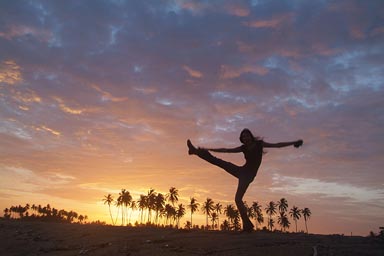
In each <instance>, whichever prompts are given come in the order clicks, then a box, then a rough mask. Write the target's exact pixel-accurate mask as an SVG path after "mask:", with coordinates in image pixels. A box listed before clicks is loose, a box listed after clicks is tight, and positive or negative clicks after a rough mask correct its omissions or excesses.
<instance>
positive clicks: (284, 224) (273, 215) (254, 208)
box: [102, 187, 311, 233]
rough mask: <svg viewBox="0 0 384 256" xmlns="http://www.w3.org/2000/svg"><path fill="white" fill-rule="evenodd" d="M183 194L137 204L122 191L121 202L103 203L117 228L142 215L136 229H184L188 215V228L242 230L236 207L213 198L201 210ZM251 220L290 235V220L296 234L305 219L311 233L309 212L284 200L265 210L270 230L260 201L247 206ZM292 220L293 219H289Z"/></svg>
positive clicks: (146, 197)
mask: <svg viewBox="0 0 384 256" xmlns="http://www.w3.org/2000/svg"><path fill="white" fill-rule="evenodd" d="M178 200H179V193H178V190H177V189H176V188H175V187H171V188H170V189H169V191H168V192H167V193H165V194H164V193H160V192H159V193H158V192H156V191H155V189H153V188H151V189H149V190H148V192H147V194H141V195H140V196H139V198H138V199H137V200H134V199H133V197H132V195H131V194H130V192H129V191H128V190H126V189H122V190H121V192H120V193H119V195H118V196H117V198H116V199H115V198H114V197H113V196H112V194H108V195H105V196H104V198H103V199H102V201H103V202H104V204H105V205H108V208H109V214H110V217H111V221H112V224H113V225H117V224H118V223H120V224H121V225H132V219H131V217H132V213H133V212H135V211H139V215H138V218H137V220H136V221H135V225H155V226H170V227H177V228H179V227H180V221H181V219H182V218H183V217H184V216H185V215H186V214H187V212H188V215H189V216H188V220H187V221H186V222H185V225H184V228H187V229H191V228H202V229H220V230H240V229H241V218H240V213H239V211H238V210H237V208H236V207H235V206H234V205H233V204H229V205H226V206H225V207H223V205H222V204H221V203H220V202H218V203H215V202H214V201H213V200H212V199H211V198H207V199H206V200H205V201H204V202H202V204H201V206H200V203H198V201H197V199H196V198H194V197H190V200H189V202H188V204H187V205H183V204H182V203H178ZM111 206H113V207H117V214H116V215H115V216H113V214H112V211H111ZM245 206H246V208H247V213H248V216H249V217H250V218H251V219H253V220H254V221H255V227H256V229H264V230H270V231H273V230H276V220H277V224H278V225H279V226H280V231H284V232H285V231H287V230H288V229H289V228H290V226H291V222H290V219H289V217H291V219H292V220H293V221H294V223H295V231H296V232H298V230H297V222H298V221H299V220H300V219H301V217H303V219H304V222H305V229H306V232H307V233H308V225H307V222H308V220H309V218H310V216H311V211H310V209H309V208H303V209H300V208H298V207H297V206H293V207H292V208H291V209H289V207H288V201H287V200H286V199H285V198H281V199H280V200H279V201H277V202H274V201H271V202H269V203H268V204H267V205H266V206H265V208H264V210H265V214H267V216H268V219H267V222H266V224H267V226H264V227H263V228H261V226H262V224H263V223H265V220H264V212H263V209H262V208H263V206H262V205H261V204H259V203H258V202H257V201H254V202H252V204H251V205H249V206H248V204H247V203H246V202H245ZM199 209H200V210H201V212H202V213H203V214H204V215H205V217H206V223H205V226H204V225H203V226H201V227H199V226H198V225H193V214H194V213H196V212H198V211H199ZM222 214H224V215H225V217H226V218H225V219H224V220H223V221H222V222H221V223H220V216H221V215H222ZM288 216H289V217H288Z"/></svg>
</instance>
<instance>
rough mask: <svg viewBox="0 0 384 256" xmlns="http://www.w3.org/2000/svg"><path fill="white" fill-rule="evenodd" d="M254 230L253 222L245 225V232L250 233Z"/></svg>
mask: <svg viewBox="0 0 384 256" xmlns="http://www.w3.org/2000/svg"><path fill="white" fill-rule="evenodd" d="M252 231H253V224H252V222H250V223H248V224H246V225H243V232H248V233H251V232H252Z"/></svg>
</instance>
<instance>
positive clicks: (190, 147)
mask: <svg viewBox="0 0 384 256" xmlns="http://www.w3.org/2000/svg"><path fill="white" fill-rule="evenodd" d="M187 146H188V154H190V155H195V154H196V153H197V149H196V148H195V146H193V144H192V142H191V141H190V140H187Z"/></svg>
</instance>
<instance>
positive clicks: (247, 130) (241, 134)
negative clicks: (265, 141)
mask: <svg viewBox="0 0 384 256" xmlns="http://www.w3.org/2000/svg"><path fill="white" fill-rule="evenodd" d="M244 133H248V134H249V135H251V137H252V139H253V140H260V137H255V136H253V134H252V132H251V131H250V130H249V129H247V128H244V129H243V130H242V131H241V133H240V138H239V139H240V142H241V143H243V144H244V141H243V139H242V138H241V137H242V136H243V134H244Z"/></svg>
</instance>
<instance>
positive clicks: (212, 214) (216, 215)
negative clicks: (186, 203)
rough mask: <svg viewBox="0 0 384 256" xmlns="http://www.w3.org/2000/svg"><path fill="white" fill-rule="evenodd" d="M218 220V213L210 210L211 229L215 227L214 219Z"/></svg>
mask: <svg viewBox="0 0 384 256" xmlns="http://www.w3.org/2000/svg"><path fill="white" fill-rule="evenodd" d="M218 220H219V215H218V214H217V213H216V212H212V213H211V221H212V227H213V229H215V227H216V225H215V223H216V221H218Z"/></svg>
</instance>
